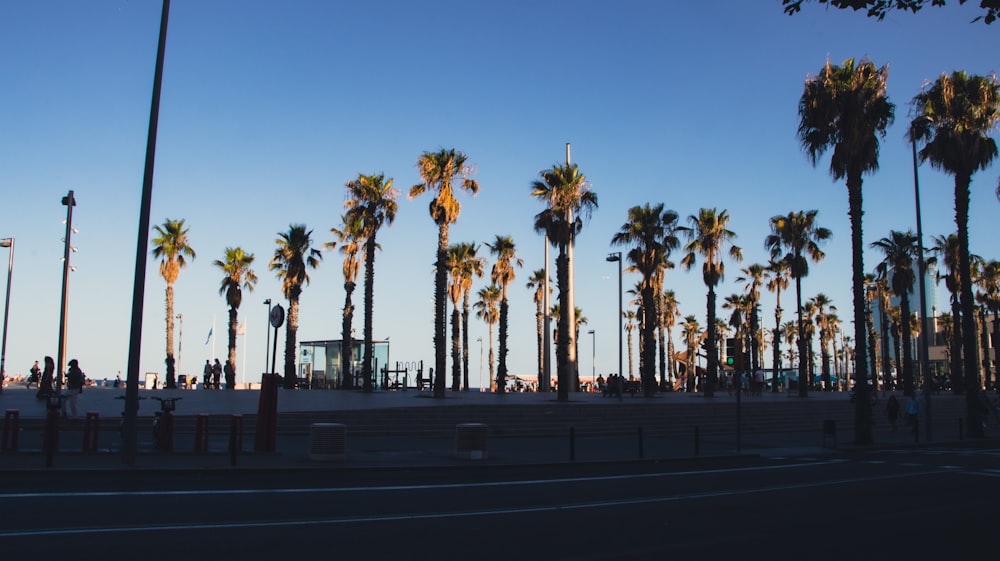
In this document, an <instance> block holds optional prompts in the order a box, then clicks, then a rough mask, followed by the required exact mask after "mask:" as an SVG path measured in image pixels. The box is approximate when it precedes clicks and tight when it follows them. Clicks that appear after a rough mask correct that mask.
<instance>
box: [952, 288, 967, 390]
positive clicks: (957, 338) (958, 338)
mask: <svg viewBox="0 0 1000 561" xmlns="http://www.w3.org/2000/svg"><path fill="white" fill-rule="evenodd" d="M960 307H961V306H960V305H959V303H958V295H957V294H956V295H953V296H952V299H951V341H949V342H948V344H949V345H951V391H952V393H954V394H955V395H961V394H964V393H965V376H963V375H962V320H961V319H960V318H961V317H962V310H961V309H960Z"/></svg>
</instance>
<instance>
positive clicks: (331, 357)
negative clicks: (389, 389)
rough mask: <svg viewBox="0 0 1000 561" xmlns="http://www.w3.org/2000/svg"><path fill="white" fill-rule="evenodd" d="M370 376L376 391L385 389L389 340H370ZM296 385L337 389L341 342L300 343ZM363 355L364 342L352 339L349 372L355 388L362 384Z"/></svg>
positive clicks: (339, 373) (338, 384) (339, 380)
mask: <svg viewBox="0 0 1000 561" xmlns="http://www.w3.org/2000/svg"><path fill="white" fill-rule="evenodd" d="M372 347H373V351H374V353H373V364H372V373H373V375H374V377H375V380H374V384H375V388H376V389H379V388H382V387H384V380H383V378H384V374H383V373H382V369H383V368H385V366H386V365H387V364H389V341H373V342H372ZM299 349H300V350H299V359H300V360H299V384H300V387H303V388H310V389H337V388H339V387H340V386H341V379H342V376H341V368H340V365H341V363H340V350H341V340H340V339H337V340H335V341H303V342H301V343H300V344H299ZM364 356H365V342H364V340H363V339H355V340H354V345H353V347H352V348H351V371H352V374H353V375H354V387H357V388H360V387H361V386H362V385H363V384H364V380H362V377H361V371H362V364H363V362H364Z"/></svg>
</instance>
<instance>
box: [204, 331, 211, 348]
mask: <svg viewBox="0 0 1000 561" xmlns="http://www.w3.org/2000/svg"><path fill="white" fill-rule="evenodd" d="M211 340H212V330H211V329H209V330H208V337H206V338H205V344H206V345H207V344H208V342H209V341H211Z"/></svg>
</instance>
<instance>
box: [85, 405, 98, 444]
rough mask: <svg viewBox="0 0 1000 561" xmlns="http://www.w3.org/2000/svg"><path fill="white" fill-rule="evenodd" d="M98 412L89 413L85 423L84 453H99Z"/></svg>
mask: <svg viewBox="0 0 1000 561" xmlns="http://www.w3.org/2000/svg"><path fill="white" fill-rule="evenodd" d="M97 429H98V415H97V411H87V418H86V419H85V420H84V422H83V451H84V452H97Z"/></svg>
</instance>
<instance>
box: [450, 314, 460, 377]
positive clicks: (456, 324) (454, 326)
mask: <svg viewBox="0 0 1000 561" xmlns="http://www.w3.org/2000/svg"><path fill="white" fill-rule="evenodd" d="M461 322H462V316H461V314H460V313H459V311H458V302H453V303H452V310H451V391H453V392H457V391H459V390H461V389H462V388H461V386H462V343H461V341H462V340H461V333H459V330H460V327H461Z"/></svg>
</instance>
